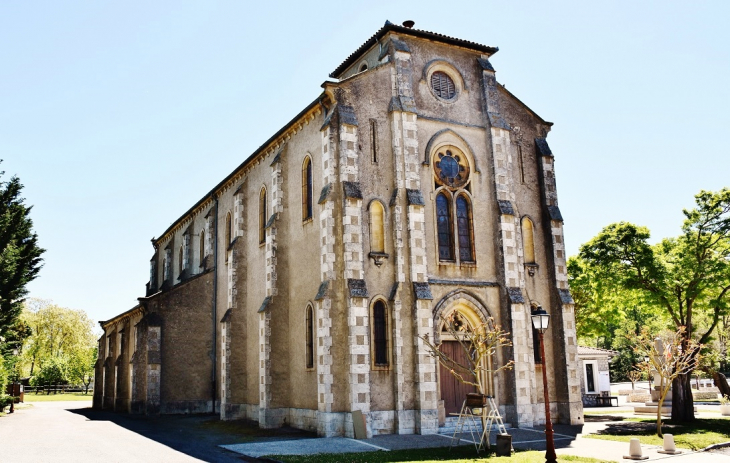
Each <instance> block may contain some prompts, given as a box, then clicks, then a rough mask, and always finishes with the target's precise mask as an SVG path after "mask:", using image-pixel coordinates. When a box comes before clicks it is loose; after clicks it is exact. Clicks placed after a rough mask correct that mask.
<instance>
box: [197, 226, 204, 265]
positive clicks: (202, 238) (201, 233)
mask: <svg viewBox="0 0 730 463" xmlns="http://www.w3.org/2000/svg"><path fill="white" fill-rule="evenodd" d="M198 259H199V260H200V265H201V266H202V265H203V261H204V260H205V229H202V230H200V249H199V250H198Z"/></svg>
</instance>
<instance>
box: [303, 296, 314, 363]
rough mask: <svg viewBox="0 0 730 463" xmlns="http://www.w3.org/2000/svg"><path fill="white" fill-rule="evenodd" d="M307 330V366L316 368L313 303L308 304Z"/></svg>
mask: <svg viewBox="0 0 730 463" xmlns="http://www.w3.org/2000/svg"><path fill="white" fill-rule="evenodd" d="M306 330H307V333H306V336H307V343H306V344H307V345H306V354H305V355H306V365H307V368H314V309H312V306H311V305H308V306H307V326H306Z"/></svg>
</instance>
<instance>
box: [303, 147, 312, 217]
mask: <svg viewBox="0 0 730 463" xmlns="http://www.w3.org/2000/svg"><path fill="white" fill-rule="evenodd" d="M311 218H312V159H311V158H310V157H309V156H307V157H306V158H304V164H302V220H307V219H311Z"/></svg>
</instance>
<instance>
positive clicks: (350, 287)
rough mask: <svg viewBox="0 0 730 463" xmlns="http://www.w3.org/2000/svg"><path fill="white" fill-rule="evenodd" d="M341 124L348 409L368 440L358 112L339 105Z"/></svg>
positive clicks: (349, 430) (349, 428)
mask: <svg viewBox="0 0 730 463" xmlns="http://www.w3.org/2000/svg"><path fill="white" fill-rule="evenodd" d="M336 110H337V112H338V117H337V123H338V124H339V130H338V132H339V143H338V145H339V174H340V175H339V176H340V182H341V184H342V192H343V194H342V201H343V208H342V228H343V233H342V241H343V243H342V244H343V247H344V256H343V257H344V259H343V260H344V269H343V274H342V278H343V280H344V281H346V282H347V290H346V291H347V293H346V304H347V329H348V336H347V345H348V350H349V351H348V364H349V365H348V366H349V371H348V380H349V392H348V408H349V411H350V412H353V411H355V410H360V411H361V412H362V413H363V415H364V416H365V425H366V429H367V435H368V437H372V427H371V418H370V322H369V318H370V317H369V310H368V299H367V297H368V292H367V286H366V284H365V279H364V276H365V275H364V268H363V261H364V259H365V251H364V249H363V241H362V226H363V217H362V215H363V214H362V192H361V189H360V183H359V180H360V169H359V166H358V164H359V160H358V150H357V146H358V136H357V118H356V117H355V112H354V109H353V108H352V107H350V106H347V105H344V104H342V103H338V104H337V108H336ZM345 435H346V436H348V437H354V429H353V424H352V414H351V413H347V414H346V415H345Z"/></svg>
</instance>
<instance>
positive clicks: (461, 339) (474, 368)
mask: <svg viewBox="0 0 730 463" xmlns="http://www.w3.org/2000/svg"><path fill="white" fill-rule="evenodd" d="M441 320H442V321H443V322H444V327H445V328H446V330H447V331H448V333H449V334H450V335H451V336H452V337H453V338H454V339H455V340H456V341H457V342H458V343H459V345H460V346H461V348H462V349H463V350H464V353H465V354H466V355H465V356H464V358H465V359H466V360H465V361H464V362H459V361H457V360H455V359H453V358H451V357H449V356H448V355H447V354H445V353H444V352H442V351H441V344H436V343H434V342H431V341H430V340H429V338H428V336H427V335H426V336H422V337H421V339H422V340H423V343H424V344H425V346H426V350H427V351H428V353H429V355H431V357H433V358H435V359H436V360H438V362H439V363H440V364H441V365H443V366H444V367H445V368H446V369H447V370H448V371H449V373H451V374H452V375H453V376H454V377H455V378H456V379H457V380H458V381H459V382H461V383H463V384H470V385H472V386H474V387H476V388H477V391H479V393H480V394H482V395H485V394H486V392H487V391H486V388H485V385H484V373H486V372H487V371H488V370H487V365H490V362H488V361H487V360H488V359H491V358H494V356H495V354H496V353H497V350H499V349H500V348H501V347H507V346H511V345H512V343H511V342H510V341H509V333H507V332H505V331H502V329H501V328H500V327H499V326H495V325H494V320H493V319H492V318H489V319H488V320H487V321H486V322H482V323H480V324H479V325H477V326H469V324H468V322H467V321H466V320H465V319H464V317H463V316H462V315H461V314H460V313H459V312H458V311H454V312H452V313H451V314H450V315H449V316H448V317H445V318H444V317H443V316H442V317H441ZM513 363H514V361H513V360H510V361H509V362H507V363H506V364H504V365H502V366H500V367H498V368H496V369H494V368H492V369H491V370H489V371H491V372H493V373H497V372H499V371H502V370H505V369H510V368H512V364H513ZM481 419H482V426H484V427H486V418H485V417H484V415H482V418H481Z"/></svg>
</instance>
